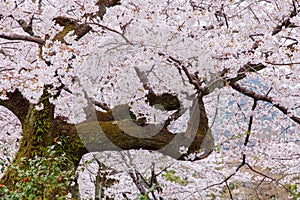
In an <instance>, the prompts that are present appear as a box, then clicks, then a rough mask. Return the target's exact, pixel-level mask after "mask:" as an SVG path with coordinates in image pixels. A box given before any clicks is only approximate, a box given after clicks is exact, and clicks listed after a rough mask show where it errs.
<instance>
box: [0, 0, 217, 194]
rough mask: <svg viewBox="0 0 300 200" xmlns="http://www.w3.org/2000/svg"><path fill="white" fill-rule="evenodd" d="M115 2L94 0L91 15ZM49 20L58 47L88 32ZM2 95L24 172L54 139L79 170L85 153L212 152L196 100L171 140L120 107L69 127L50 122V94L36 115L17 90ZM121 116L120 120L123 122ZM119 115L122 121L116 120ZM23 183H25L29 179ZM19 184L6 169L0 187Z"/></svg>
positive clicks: (156, 100)
mask: <svg viewBox="0 0 300 200" xmlns="http://www.w3.org/2000/svg"><path fill="white" fill-rule="evenodd" d="M117 3H118V1H116V0H99V1H98V2H97V5H98V6H99V12H98V13H96V15H97V16H100V17H102V16H103V15H104V13H105V7H109V6H113V5H116V4H117ZM90 17H94V16H90ZM54 20H55V21H56V23H58V24H60V25H61V26H64V29H63V30H62V31H61V32H60V33H58V34H57V35H56V37H55V38H54V40H59V41H61V42H65V41H64V37H65V36H66V35H67V34H68V33H69V32H70V31H72V30H74V31H75V34H76V35H77V39H78V40H79V39H80V38H81V37H83V36H84V35H85V34H87V33H88V32H89V31H90V30H91V28H90V27H89V26H88V25H86V24H79V23H77V22H75V21H72V20H70V19H68V18H63V17H57V18H56V19H54ZM41 47H42V44H41ZM50 64H51V63H49V65H50ZM7 96H8V97H9V99H8V100H6V101H4V100H0V105H2V106H4V107H6V108H8V109H9V110H11V111H12V112H13V113H14V114H15V115H16V116H17V117H18V118H19V120H20V122H21V124H22V139H21V143H20V149H19V151H18V152H17V154H16V156H15V159H14V161H13V163H12V164H13V165H16V166H18V167H19V168H20V169H23V170H30V167H29V163H28V160H30V159H31V158H33V157H34V156H43V152H42V151H41V149H43V148H45V147H47V146H51V145H54V144H56V143H57V141H58V140H59V141H61V142H62V146H63V151H64V153H65V154H66V157H68V159H70V160H71V161H72V165H73V169H76V168H77V167H78V164H79V161H80V159H81V157H82V156H83V155H84V154H85V153H87V152H88V151H87V150H89V151H107V150H129V149H146V150H157V151H160V152H162V153H163V154H166V155H169V156H171V157H173V158H176V159H184V157H185V156H187V154H191V153H198V152H200V151H204V153H203V154H201V156H200V157H198V158H200V159H201V158H204V157H206V156H208V155H209V154H210V153H211V151H212V149H213V147H214V142H213V138H212V135H211V133H210V130H209V128H208V120H207V116H206V112H205V108H204V104H203V101H202V98H200V97H199V98H198V99H196V100H195V102H194V106H193V109H192V110H191V112H190V113H191V119H190V121H189V125H188V129H187V131H186V133H180V134H176V135H174V134H173V133H170V132H169V131H168V130H167V128H166V124H164V125H150V124H148V125H147V124H145V123H144V122H142V123H141V122H140V121H139V119H136V117H135V116H132V115H131V116H130V114H129V115H128V113H130V112H129V108H128V106H124V105H123V106H118V107H116V108H114V110H109V111H108V112H96V119H94V120H89V119H88V120H87V121H86V122H84V123H81V124H79V125H72V124H67V123H66V122H64V121H63V120H64V119H60V118H57V119H54V106H53V105H52V104H51V103H49V95H48V94H47V92H46V90H45V93H44V95H43V96H42V98H41V102H42V103H43V105H44V109H43V110H40V111H39V110H36V109H35V106H34V105H32V104H30V103H29V102H28V101H27V100H26V99H25V98H24V97H23V96H22V94H21V93H20V92H19V91H18V90H16V91H15V92H11V93H8V94H7ZM148 100H149V103H150V104H151V105H155V104H161V105H163V106H164V108H165V109H166V110H177V109H178V107H180V105H179V101H178V99H176V98H175V97H174V96H173V95H170V94H163V95H161V96H156V95H155V94H152V95H150V96H149V97H148ZM93 112H95V111H93ZM116 112H117V113H118V114H117V116H118V118H117V119H115V118H114V117H113V116H115V115H113V113H116ZM123 114H124V117H122V116H123ZM120 116H121V118H119V117H120ZM128 116H129V117H128ZM99 130H100V131H99ZM153 130H156V132H155V134H152V135H151V136H146V135H147V133H148V132H153ZM182 146H185V147H189V150H188V153H187V154H186V155H181V154H180V153H179V148H180V147H182ZM22 158H25V162H21V159H22ZM60 167H61V168H62V169H63V170H69V167H67V166H66V168H64V166H60ZM74 172H75V171H74ZM28 178H29V179H30V177H28ZM58 178H59V177H58ZM26 180H27V179H26ZM22 181H23V182H24V180H22V179H20V178H19V174H18V171H16V170H14V169H12V168H9V169H8V170H7V171H6V172H5V174H4V176H3V177H2V178H1V180H0V184H3V185H5V186H6V187H7V188H8V189H10V190H12V191H13V190H14V189H15V188H16V184H17V183H22ZM48 192H49V193H51V194H50V195H52V196H53V197H55V196H57V195H65V194H66V193H67V190H66V188H65V187H59V188H53V190H50V191H48ZM41 198H43V197H41ZM0 199H1V194H0ZM51 199H55V198H51Z"/></svg>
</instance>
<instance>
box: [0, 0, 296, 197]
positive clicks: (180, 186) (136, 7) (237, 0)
mask: <svg viewBox="0 0 300 200" xmlns="http://www.w3.org/2000/svg"><path fill="white" fill-rule="evenodd" d="M299 7H300V6H299V2H298V1H296V0H288V1H283V0H281V1H275V0H274V1H273V0H271V1H264V0H261V1H247V0H228V1H187V0H174V1H170V0H167V1H163V2H161V1H156V0H155V1H131V0H122V1H120V2H119V1H116V0H98V1H94V0H74V1H70V0H67V1H62V2H57V1H52V0H47V1H44V0H39V1H36V0H25V1H24V0H23V1H10V0H6V1H2V2H1V4H0V9H1V15H0V23H1V29H0V56H1V65H0V94H1V96H0V105H1V106H3V107H5V108H6V109H8V110H10V111H11V112H12V113H13V114H14V115H15V116H16V117H17V118H18V120H19V122H20V124H21V127H22V134H21V135H22V138H21V141H20V148H19V150H18V152H17V153H16V156H15V158H14V161H13V162H12V164H13V165H15V166H17V167H18V168H17V169H19V170H23V171H25V172H26V171H30V166H31V165H30V163H31V162H29V160H30V159H32V158H34V157H36V156H41V157H43V156H44V152H43V151H41V149H43V148H45V147H51V146H53V145H59V146H60V151H61V152H63V153H64V155H65V157H66V158H67V159H68V162H65V164H62V165H60V169H61V170H62V171H69V172H70V171H71V172H72V173H66V174H67V175H68V176H71V175H72V174H73V175H74V174H75V171H76V169H77V168H78V166H79V163H80V160H81V158H82V157H83V156H84V155H85V154H86V153H87V152H104V151H123V150H134V149H135V150H138V149H144V150H152V151H159V152H160V153H162V154H161V155H166V156H170V157H172V158H173V159H174V158H175V159H177V160H188V163H186V162H185V161H181V163H180V162H176V164H173V165H172V167H171V165H168V166H169V167H165V168H163V170H160V172H159V166H158V165H157V164H155V163H154V164H151V165H150V167H149V168H147V169H149V170H148V171H149V172H150V173H151V174H150V179H151V181H150V182H147V178H145V177H146V175H145V177H144V176H142V175H141V173H140V172H139V171H138V170H133V171H132V169H131V167H130V166H133V165H135V166H138V165H139V164H138V161H135V159H134V158H133V157H132V155H131V154H130V153H128V154H126V153H121V158H119V161H120V160H123V161H124V163H126V165H125V166H123V168H126V169H128V170H127V172H128V173H127V175H128V174H129V177H130V178H131V181H132V184H134V185H135V186H136V190H132V189H131V188H128V187H125V186H124V185H126V183H124V182H126V180H128V179H126V178H122V177H123V176H120V174H119V173H114V170H112V172H111V177H110V178H112V179H114V180H117V179H118V180H119V181H116V183H115V184H113V185H110V188H108V189H107V190H105V191H104V193H105V192H106V194H105V195H107V196H110V197H111V198H117V199H118V198H130V197H129V196H130V195H133V198H136V196H134V194H136V192H139V193H140V194H141V195H143V196H144V197H147V198H153V199H156V198H157V196H160V198H167V199H168V198H175V199H176V198H177V199H187V198H190V199H193V198H196V199H199V198H207V197H208V196H209V197H212V195H215V194H225V193H227V194H228V196H229V198H231V199H233V198H234V197H235V196H238V195H241V194H240V193H239V192H238V190H235V188H234V185H235V184H236V183H241V182H244V183H245V182H248V183H251V182H253V183H257V185H256V186H257V187H256V189H258V188H259V187H260V185H263V184H264V183H265V182H266V181H269V182H271V183H273V184H274V185H276V186H278V187H280V188H282V189H283V190H285V191H286V192H288V194H289V195H290V196H293V197H295V198H297V195H299V194H300V192H299V191H298V190H297V183H299V173H300V172H299V169H298V168H297V165H298V166H299V164H300V163H299V155H300V152H299V146H298V145H297V141H298V140H299V124H300V117H299V116H300V100H299V99H300V98H299V94H300V78H299V77H300V56H299V55H300V53H299V42H298V38H299V37H298V35H299V34H300V33H299V25H300V23H299V22H300V18H299V9H300V8H299ZM134 154H137V155H139V154H138V153H134ZM153 154H155V153H153ZM51 155H52V156H54V155H53V154H51V149H50V157H51ZM147 155H148V154H147ZM55 156H57V155H55ZM103 157H104V156H103ZM103 157H102V158H99V159H96V161H98V162H100V160H101V159H103ZM138 157H139V156H138ZM191 161H193V162H191ZM128 163H129V164H128ZM149 163H151V162H149ZM183 163H186V166H185V167H183ZM98 164H99V163H98ZM187 166H188V167H187ZM99 167H102V168H103V166H102V165H101V166H100V165H99ZM104 168H105V167H104ZM112 168H113V167H112ZM115 168H117V166H115ZM142 168H143V167H136V168H135V169H142ZM171 168H174V169H172V170H175V171H176V170H177V172H176V173H179V174H181V175H182V176H185V178H184V179H181V178H182V177H179V179H178V177H177V176H175V175H174V173H175V171H172V170H171ZM15 169H16V168H9V169H7V170H6V172H5V174H4V176H3V177H2V178H1V185H0V186H1V187H4V186H5V187H6V188H7V189H8V190H11V191H13V190H16V188H17V187H18V184H21V183H22V182H28V181H30V177H25V178H20V177H19V175H18V170H15ZM187 169H188V170H187ZM25 174H26V173H25ZM99 174H100V175H101V176H103V177H102V178H104V175H103V174H101V173H98V175H99ZM105 176H106V175H105ZM98 178H99V177H98ZM100 178H101V177H100ZM102 180H103V179H102ZM141 180H143V181H144V182H143V183H142V181H141ZM174 180H176V181H177V182H176V181H174ZM178 180H182V181H178ZM184 180H187V181H184ZM297 181H298V182H297ZM56 182H58V183H61V184H62V185H64V186H66V187H59V188H58V187H55V188H52V189H51V188H50V189H49V193H50V195H51V196H50V197H51V198H55V197H56V196H62V195H66V194H67V193H68V192H69V191H70V190H71V186H70V182H69V180H67V179H66V180H64V179H62V178H60V176H58V177H56ZM160 183H164V184H165V187H161V186H159V184H160ZM69 186H70V187H69ZM223 186H224V187H223ZM224 188H225V192H224ZM113 190H119V191H120V192H119V194H120V196H117V194H112V191H113ZM257 196H259V198H261V195H260V194H257ZM299 196H300V195H299Z"/></svg>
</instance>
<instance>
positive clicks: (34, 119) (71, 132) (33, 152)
mask: <svg viewBox="0 0 300 200" xmlns="http://www.w3.org/2000/svg"><path fill="white" fill-rule="evenodd" d="M47 95H48V94H47V93H46V94H45V95H43V96H42V97H41V99H43V100H42V102H41V103H42V104H43V106H44V109H43V110H40V111H39V110H37V109H36V108H35V106H34V105H32V104H30V103H29V102H28V101H27V100H25V99H24V98H23V97H22V95H21V93H20V92H18V91H16V92H14V93H12V94H9V96H11V97H12V98H11V99H10V100H8V101H6V102H5V103H4V102H3V101H2V102H0V104H2V105H4V106H6V107H7V108H9V109H10V110H11V111H12V112H13V113H14V114H15V115H16V116H17V117H18V118H19V119H20V121H21V124H22V139H21V143H20V148H19V151H18V152H17V154H16V156H15V158H14V161H13V163H12V166H14V167H13V168H9V169H8V170H7V171H6V172H5V174H4V176H3V177H2V178H1V184H3V185H4V186H5V187H6V188H7V189H9V190H10V191H12V192H13V191H17V192H18V193H20V194H23V196H20V198H22V197H23V198H25V196H26V194H25V193H26V192H31V193H32V192H36V196H39V195H40V196H41V197H42V198H44V197H47V198H50V197H51V198H56V196H62V195H66V194H67V192H68V186H69V182H68V181H69V180H62V177H61V175H59V174H56V176H57V177H54V178H56V179H57V183H58V184H57V185H58V186H59V187H52V188H51V189H50V190H48V189H49V188H48V189H47V191H38V190H37V191H34V190H30V189H29V190H30V191H22V187H25V185H26V184H27V185H28V184H30V181H32V184H33V185H32V186H34V187H35V186H36V187H37V188H45V187H46V186H47V184H46V183H41V184H45V185H44V186H42V185H40V186H38V185H37V184H39V183H36V181H37V180H36V179H35V178H34V177H30V176H33V175H32V174H30V173H29V172H30V171H32V170H33V169H32V168H31V167H32V163H30V162H29V161H32V160H34V158H43V157H44V158H47V159H48V160H47V161H43V162H40V163H39V165H41V164H45V165H47V166H45V167H46V168H44V169H46V170H45V172H44V174H43V173H42V172H41V174H40V176H42V175H45V174H47V173H48V172H47V168H49V170H50V168H52V167H53V166H54V165H55V164H57V163H55V159H57V157H58V156H59V155H61V154H62V153H64V154H65V155H64V157H65V158H66V159H67V160H68V161H69V162H66V164H61V163H60V166H59V169H56V171H60V172H61V173H63V172H65V171H67V170H73V172H75V170H76V169H77V166H78V164H79V161H80V159H81V157H82V155H84V154H85V153H87V150H86V148H85V147H84V145H83V143H82V142H81V140H80V138H79V137H78V135H77V133H76V129H75V126H74V125H71V124H67V123H65V122H63V121H62V120H59V119H54V106H53V105H52V104H50V103H49V101H48V97H47ZM16 100H18V101H16ZM18 102H23V103H22V104H19V103H18ZM20 111H22V112H20ZM24 113H26V115H25V114H24ZM24 116H25V117H24ZM58 144H60V145H58ZM50 146H53V148H54V147H55V146H60V149H57V147H55V148H56V150H57V152H56V153H55V154H53V155H50V154H49V153H47V147H50ZM48 161H50V163H49V162H48ZM52 162H53V163H52ZM48 164H50V166H48ZM51 164H53V165H51ZM36 167H37V166H36ZM26 174H27V175H28V176H27V175H26ZM52 175H53V174H52ZM49 176H51V174H50V175H49ZM52 183H53V182H52ZM66 184H67V185H66ZM45 192H47V194H45ZM33 195H34V194H33ZM26 197H27V196H26Z"/></svg>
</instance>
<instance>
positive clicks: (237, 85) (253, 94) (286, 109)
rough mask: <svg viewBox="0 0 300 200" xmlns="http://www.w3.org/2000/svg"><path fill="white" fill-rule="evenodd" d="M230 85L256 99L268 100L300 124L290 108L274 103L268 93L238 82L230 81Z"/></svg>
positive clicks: (299, 119)
mask: <svg viewBox="0 0 300 200" xmlns="http://www.w3.org/2000/svg"><path fill="white" fill-rule="evenodd" d="M229 85H230V86H231V87H232V88H233V89H234V90H236V91H238V92H240V93H242V94H244V95H246V96H248V97H250V98H252V99H254V100H256V101H264V102H268V103H270V104H272V105H273V106H274V107H276V108H277V109H278V110H280V111H281V112H282V113H284V114H285V115H287V116H288V117H289V118H290V119H291V120H293V121H294V122H296V123H297V124H300V118H299V117H297V116H295V115H292V116H289V115H288V108H287V107H285V106H282V105H280V104H277V103H274V100H273V98H272V97H269V96H267V95H262V94H258V93H256V92H255V91H253V90H249V89H248V88H246V87H242V86H240V85H239V84H238V83H235V82H232V83H229Z"/></svg>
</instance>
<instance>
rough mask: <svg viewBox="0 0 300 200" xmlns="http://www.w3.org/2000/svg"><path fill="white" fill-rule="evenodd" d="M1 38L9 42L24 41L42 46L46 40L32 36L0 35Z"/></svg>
mask: <svg viewBox="0 0 300 200" xmlns="http://www.w3.org/2000/svg"><path fill="white" fill-rule="evenodd" d="M0 38H3V39H7V40H22V41H27V42H34V43H37V44H41V45H44V44H45V40H43V39H42V38H39V37H36V36H30V35H18V34H10V35H5V34H0Z"/></svg>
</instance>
